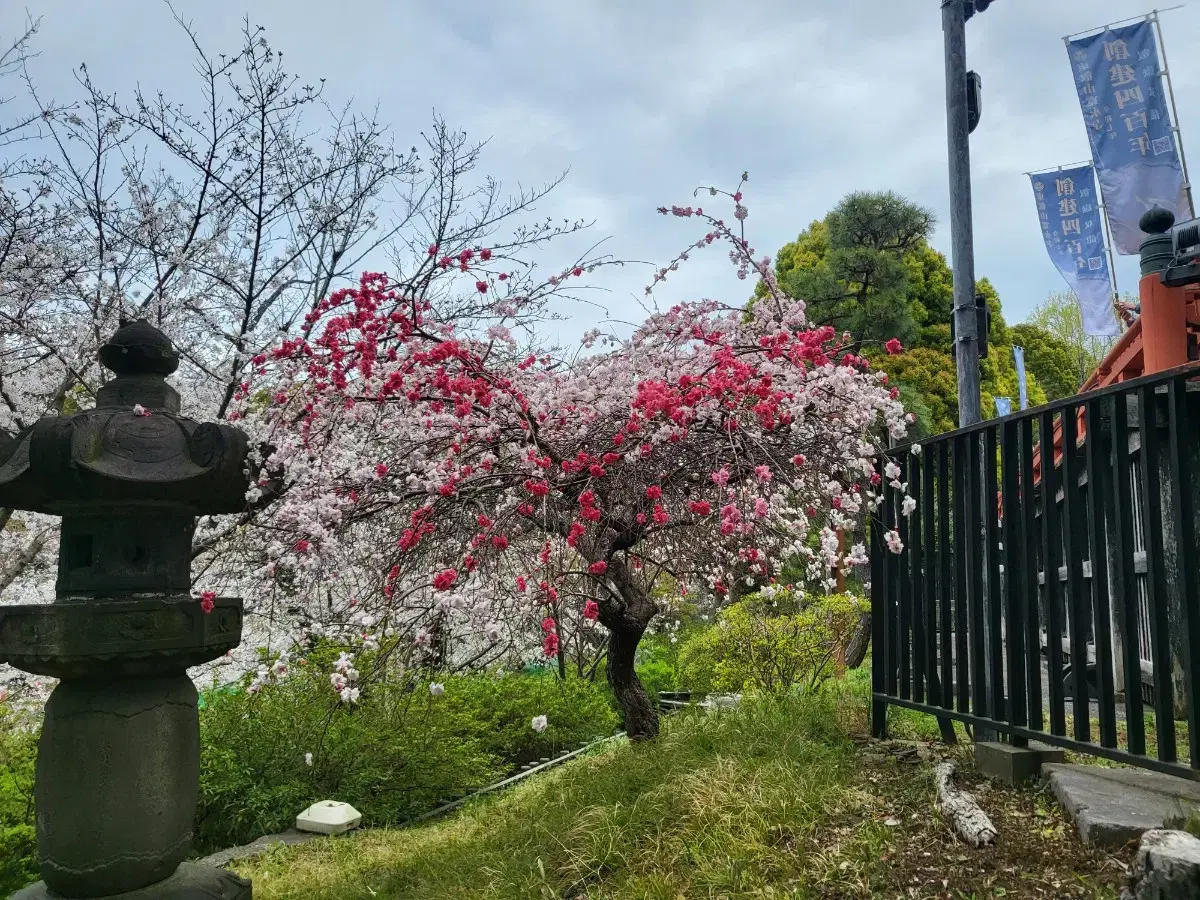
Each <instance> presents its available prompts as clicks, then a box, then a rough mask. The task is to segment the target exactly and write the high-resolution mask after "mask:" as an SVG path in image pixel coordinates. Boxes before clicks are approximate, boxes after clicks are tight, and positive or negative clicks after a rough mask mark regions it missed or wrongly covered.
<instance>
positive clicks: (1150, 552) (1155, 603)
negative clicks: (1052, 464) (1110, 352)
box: [1137, 385, 1178, 762]
mask: <svg viewBox="0 0 1200 900" xmlns="http://www.w3.org/2000/svg"><path fill="white" fill-rule="evenodd" d="M1137 396H1138V414H1139V416H1140V426H1141V429H1140V430H1141V435H1140V437H1141V444H1142V451H1141V453H1140V454H1139V459H1138V463H1139V465H1138V474H1139V475H1140V476H1141V495H1142V522H1143V527H1144V530H1143V532H1142V533H1143V534H1144V535H1145V540H1146V571H1147V578H1146V593H1147V595H1148V600H1149V604H1150V618H1151V626H1150V655H1151V657H1152V661H1153V665H1154V712H1155V714H1154V724H1155V732H1156V737H1157V738H1158V758H1159V759H1161V760H1162V761H1163V762H1175V759H1176V756H1177V753H1178V751H1177V750H1176V746H1175V715H1174V712H1175V709H1174V707H1175V701H1174V693H1175V691H1174V687H1175V684H1174V680H1173V678H1172V665H1171V630H1170V628H1171V625H1170V614H1169V612H1168V610H1167V584H1166V574H1167V561H1166V552H1165V547H1164V546H1163V535H1162V531H1161V530H1160V529H1159V528H1158V527H1156V526H1157V523H1160V522H1162V521H1163V510H1162V494H1161V493H1159V472H1160V470H1161V468H1162V458H1163V450H1162V440H1161V436H1160V435H1159V428H1158V414H1157V413H1158V405H1159V404H1158V397H1157V396H1156V395H1155V390H1154V386H1153V385H1146V386H1144V387H1142V388H1141V389H1140V390H1139V391H1138V395H1137Z"/></svg>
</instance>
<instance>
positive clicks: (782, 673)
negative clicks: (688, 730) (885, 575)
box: [679, 591, 862, 694]
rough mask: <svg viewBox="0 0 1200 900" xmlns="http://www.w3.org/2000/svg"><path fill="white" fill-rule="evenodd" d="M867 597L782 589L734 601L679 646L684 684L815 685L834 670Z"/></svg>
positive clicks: (778, 688)
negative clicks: (709, 625)
mask: <svg viewBox="0 0 1200 900" xmlns="http://www.w3.org/2000/svg"><path fill="white" fill-rule="evenodd" d="M861 602H862V601H860V600H859V599H858V598H856V597H853V596H851V595H849V594H835V595H832V596H828V597H814V596H811V595H808V596H801V595H799V594H798V593H792V592H788V591H778V592H776V593H775V594H774V595H773V596H772V597H770V598H766V597H763V596H761V595H753V596H751V597H748V598H747V599H745V600H742V601H740V602H738V603H734V604H731V605H730V606H728V607H726V608H725V609H724V610H722V611H721V614H720V615H719V616H718V617H717V622H716V624H715V625H714V626H713V627H712V628H709V629H706V630H705V631H702V632H700V633H698V634H696V635H694V636H692V637H691V638H689V639H688V640H687V641H686V642H685V643H684V645H683V647H682V648H681V649H680V651H679V680H680V683H681V684H682V685H683V686H684V687H685V688H687V689H690V690H692V691H697V692H709V691H746V692H753V693H761V694H771V693H779V692H783V691H791V690H793V689H795V688H797V687H799V688H802V689H805V690H809V691H811V690H813V689H815V688H817V687H818V686H820V685H821V684H822V683H823V682H824V681H825V680H826V679H827V678H829V677H830V676H831V675H833V674H834V663H835V659H836V655H837V649H838V647H839V646H844V643H845V641H846V640H847V638H848V636H849V634H850V631H851V629H852V628H853V627H854V625H855V623H856V622H857V621H858V616H859V611H860V608H861V606H860V605H861Z"/></svg>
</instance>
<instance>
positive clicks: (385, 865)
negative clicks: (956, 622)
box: [239, 680, 1127, 900]
mask: <svg viewBox="0 0 1200 900" xmlns="http://www.w3.org/2000/svg"><path fill="white" fill-rule="evenodd" d="M927 718H928V717H922V716H920V715H919V714H915V713H913V714H911V715H910V714H904V713H901V714H900V715H897V716H896V717H895V718H893V720H892V728H893V732H895V733H899V734H908V735H910V736H912V737H914V738H917V739H920V738H924V737H927V736H928V734H929V732H930V731H931V730H932V733H933V734H935V735H936V726H935V725H933V723H932V720H931V719H930V720H929V721H928V722H926V721H925V719H927ZM864 731H865V698H864V697H863V696H862V694H861V691H860V690H858V689H857V687H856V684H855V683H854V681H853V680H850V681H848V682H843V683H841V684H840V685H838V686H837V688H835V689H833V690H830V691H828V692H826V693H825V695H823V696H821V697H818V698H814V699H808V700H798V699H795V698H791V699H786V700H763V701H759V702H757V703H752V704H747V705H745V706H744V707H743V708H741V709H738V710H735V711H731V712H724V713H720V714H712V715H707V716H706V715H703V714H701V713H699V712H692V711H688V712H684V713H681V714H678V715H676V716H673V717H672V718H671V719H669V720H667V721H666V722H665V723H664V730H663V734H662V736H661V737H660V739H659V740H658V741H657V742H656V743H654V744H651V745H645V746H631V745H629V744H616V743H614V744H610V745H608V746H607V747H606V748H605V749H603V750H599V751H597V752H596V753H594V754H593V755H590V756H588V757H585V758H583V759H580V760H578V761H575V762H573V763H570V764H567V765H565V766H563V767H562V768H561V769H558V770H555V771H553V772H551V773H548V774H546V775H544V776H540V777H538V778H536V779H532V780H531V781H530V782H527V783H526V784H524V785H523V786H520V787H518V788H516V789H514V790H513V791H512V792H511V793H508V794H506V795H504V796H501V797H498V798H495V799H492V800H487V801H482V802H479V803H477V804H474V805H472V806H470V807H468V808H467V809H466V810H465V811H464V812H463V813H461V814H459V815H457V816H455V817H454V818H452V819H448V820H445V821H440V822H437V823H434V824H430V825H426V826H422V827H416V828H412V829H391V830H389V829H380V830H371V831H363V832H359V833H356V834H352V835H350V836H346V837H342V838H333V839H321V840H318V841H314V842H312V843H310V844H307V845H305V846H303V847H296V848H290V849H283V848H280V849H277V850H274V851H272V852H270V853H268V854H267V855H266V856H263V857H260V858H259V859H257V860H254V861H251V862H248V863H245V864H243V865H242V866H241V868H240V869H239V871H240V873H241V874H243V875H246V876H248V877H251V878H253V879H254V891H255V896H256V897H258V898H261V900H276V898H278V900H283V898H289V900H323V898H330V900H332V898H338V900H352V898H409V897H412V898H421V900H441V898H454V900H468V898H514V900H516V898H520V900H530V898H536V900H550V898H564V900H580V898H605V900H634V898H637V900H679V898H741V897H746V898H785V897H786V898H842V897H845V898H851V897H854V898H860V897H861V898H866V897H871V898H876V897H879V898H886V897H904V898H910V897H921V898H924V897H929V898H933V897H938V898H941V897H946V898H984V897H1047V898H1050V897H1053V898H1062V897H1104V898H1115V897H1116V886H1117V884H1118V883H1119V881H1120V878H1121V877H1122V874H1123V862H1124V861H1125V859H1126V858H1127V857H1117V858H1110V857H1107V856H1105V855H1103V854H1098V853H1095V852H1093V851H1089V850H1086V849H1084V848H1083V847H1081V846H1080V845H1079V843H1078V841H1077V840H1076V839H1075V837H1074V833H1073V830H1072V829H1071V828H1069V827H1068V826H1067V825H1066V823H1065V822H1064V821H1063V819H1062V817H1061V815H1060V813H1059V811H1058V809H1057V807H1056V806H1055V804H1054V803H1053V801H1052V800H1051V799H1050V798H1049V797H1048V796H1047V795H1045V794H1044V793H1041V792H1039V791H1033V790H1030V791H1021V792H1015V791H1007V790H1003V789H1000V788H996V787H992V786H990V785H987V784H985V783H983V782H982V779H980V778H979V777H978V776H977V775H975V774H974V772H973V771H972V770H971V769H970V766H969V762H968V761H966V760H965V759H963V760H960V762H961V763H962V764H963V767H964V773H963V780H964V782H965V783H966V784H967V785H969V786H970V787H971V789H973V790H975V791H977V795H978V796H979V798H980V800H981V802H982V803H983V805H984V807H985V808H986V809H988V811H989V813H991V814H992V815H993V819H994V821H995V822H996V825H997V827H998V829H999V831H1000V835H1001V837H1000V840H999V842H998V844H997V846H995V847H992V848H985V849H982V850H972V849H970V848H967V847H966V846H965V845H962V844H960V843H959V842H958V841H957V840H956V839H955V838H954V836H953V835H952V834H951V832H950V831H949V829H948V828H947V827H946V826H945V825H944V824H942V823H941V822H940V821H938V819H937V816H936V813H935V812H934V811H933V809H932V797H933V791H932V785H931V778H930V773H931V770H932V766H933V763H934V761H935V758H934V752H933V751H932V750H931V749H930V748H928V747H927V746H926V745H924V744H921V743H919V742H910V743H903V742H891V743H887V744H880V743H876V742H872V741H869V740H868V739H867V738H866V737H865V733H864ZM957 752H962V751H961V750H960V751H957Z"/></svg>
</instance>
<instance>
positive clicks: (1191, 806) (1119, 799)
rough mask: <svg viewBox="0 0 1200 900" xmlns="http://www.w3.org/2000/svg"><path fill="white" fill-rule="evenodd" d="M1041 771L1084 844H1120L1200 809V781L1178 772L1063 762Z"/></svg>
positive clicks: (1110, 845) (1048, 765) (1111, 845)
mask: <svg viewBox="0 0 1200 900" xmlns="http://www.w3.org/2000/svg"><path fill="white" fill-rule="evenodd" d="M1042 774H1043V775H1045V777H1046V778H1047V779H1048V780H1049V782H1050V787H1051V789H1052V790H1053V791H1054V796H1055V797H1057V798H1058V802H1059V803H1061V804H1062V806H1063V809H1064V810H1065V811H1066V813H1067V815H1068V816H1070V818H1071V819H1072V820H1074V822H1075V824H1076V826H1077V827H1078V828H1079V836H1080V838H1082V839H1083V842H1084V843H1085V844H1091V845H1094V846H1107V847H1114V846H1121V845H1123V844H1126V843H1128V842H1129V841H1135V840H1137V839H1138V838H1140V837H1141V836H1142V834H1143V833H1145V832H1147V831H1149V830H1151V829H1154V828H1162V827H1164V825H1166V824H1167V823H1169V822H1172V821H1174V820H1177V819H1179V818H1183V817H1186V816H1188V815H1189V814H1191V813H1192V812H1194V811H1196V810H1200V784H1197V783H1196V782H1194V781H1189V780H1188V779H1186V778H1180V777H1178V776H1175V775H1164V774H1162V773H1160V772H1149V771H1146V770H1144V769H1132V768H1130V769H1110V768H1106V767H1104V766H1087V765H1067V764H1060V763H1050V764H1047V765H1044V766H1043V767H1042ZM1167 827H1170V826H1169V825H1168V826H1167Z"/></svg>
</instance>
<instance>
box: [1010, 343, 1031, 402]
mask: <svg viewBox="0 0 1200 900" xmlns="http://www.w3.org/2000/svg"><path fill="white" fill-rule="evenodd" d="M1013 362H1014V363H1015V364H1016V366H1017V395H1018V396H1019V397H1020V402H1021V409H1029V386H1028V385H1027V384H1026V383H1025V348H1024V347H1018V346H1017V345H1016V344H1013Z"/></svg>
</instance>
